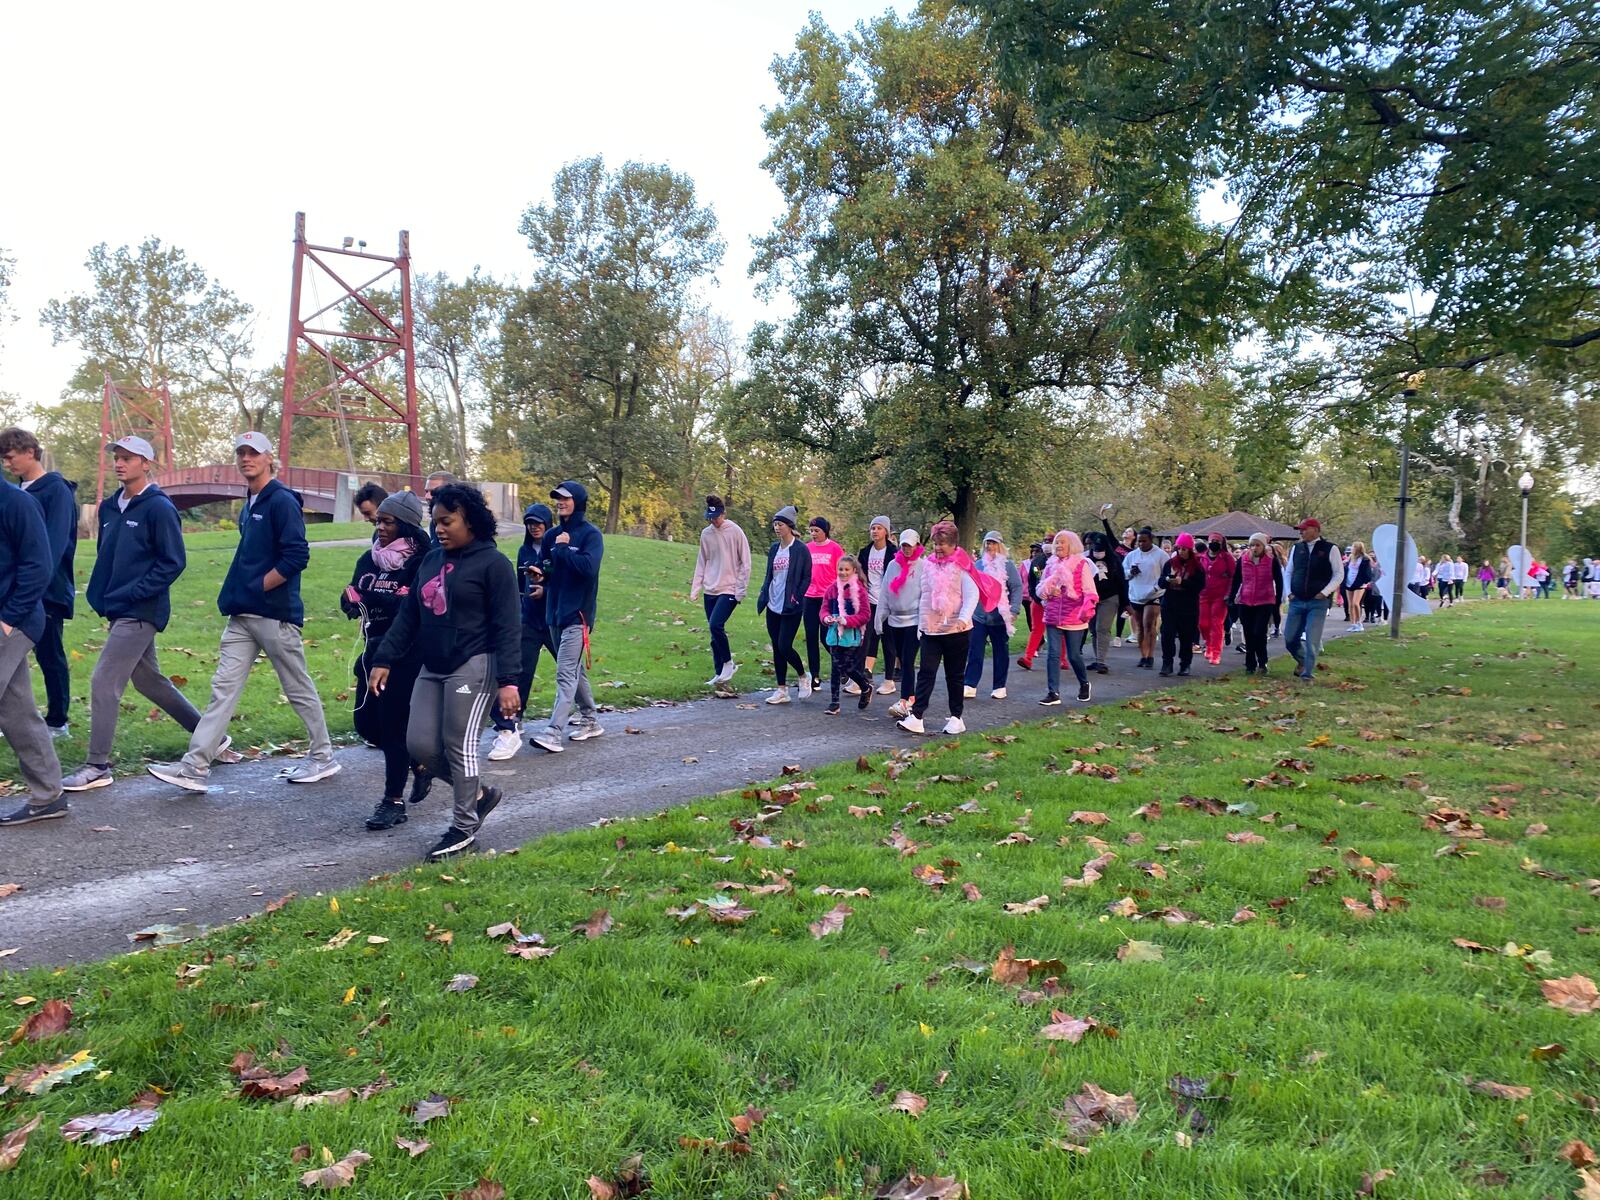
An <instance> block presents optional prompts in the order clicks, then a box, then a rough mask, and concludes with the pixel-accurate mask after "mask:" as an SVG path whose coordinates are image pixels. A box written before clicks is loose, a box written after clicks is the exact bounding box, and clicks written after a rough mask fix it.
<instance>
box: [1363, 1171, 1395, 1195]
mask: <svg viewBox="0 0 1600 1200" xmlns="http://www.w3.org/2000/svg"><path fill="white" fill-rule="evenodd" d="M1393 1178H1394V1171H1393V1170H1391V1169H1390V1168H1388V1167H1384V1168H1383V1170H1381V1171H1368V1172H1367V1173H1366V1174H1365V1175H1363V1176H1362V1177H1361V1186H1360V1187H1358V1188H1357V1189H1356V1195H1358V1196H1373V1195H1376V1194H1377V1191H1378V1185H1379V1184H1380V1183H1382V1182H1383V1181H1384V1180H1385V1179H1393Z"/></svg>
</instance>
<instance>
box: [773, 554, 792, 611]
mask: <svg viewBox="0 0 1600 1200" xmlns="http://www.w3.org/2000/svg"><path fill="white" fill-rule="evenodd" d="M793 549H794V543H793V542H790V543H789V544H788V545H787V546H779V547H778V548H777V549H776V550H774V551H773V552H772V587H771V589H770V590H769V591H768V592H767V607H768V608H769V609H770V610H771V611H773V612H775V613H781V612H783V608H784V597H785V595H786V593H785V591H784V585H785V584H787V583H788V582H789V552H790V551H791V550H793Z"/></svg>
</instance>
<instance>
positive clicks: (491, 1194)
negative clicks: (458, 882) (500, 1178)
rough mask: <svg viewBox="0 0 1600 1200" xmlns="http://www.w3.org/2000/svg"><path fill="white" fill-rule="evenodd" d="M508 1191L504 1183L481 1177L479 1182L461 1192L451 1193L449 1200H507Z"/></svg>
mask: <svg viewBox="0 0 1600 1200" xmlns="http://www.w3.org/2000/svg"><path fill="white" fill-rule="evenodd" d="M505 1195H506V1189H505V1185H504V1184H502V1183H496V1182H495V1181H494V1180H492V1179H484V1178H482V1177H481V1176H480V1177H479V1179H478V1182H477V1183H475V1184H473V1185H472V1186H471V1187H469V1188H462V1189H461V1190H460V1191H459V1192H450V1193H449V1200H505Z"/></svg>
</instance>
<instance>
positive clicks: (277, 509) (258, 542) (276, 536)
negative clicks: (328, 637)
mask: <svg viewBox="0 0 1600 1200" xmlns="http://www.w3.org/2000/svg"><path fill="white" fill-rule="evenodd" d="M310 561H311V547H310V546H308V545H307V544H306V515H305V510H304V509H303V508H302V507H301V504H300V494H299V493H298V492H292V491H290V490H289V489H288V488H286V487H284V486H283V484H281V483H279V482H278V481H277V480H276V479H269V480H268V481H267V486H266V487H264V488H262V489H261V491H260V492H259V493H257V495H256V497H255V499H254V500H252V501H250V504H249V507H248V508H247V509H245V510H243V511H241V512H240V514H239V548H238V549H237V550H235V551H234V552H233V562H232V563H231V564H230V565H229V567H228V575H227V578H225V579H224V580H223V581H222V592H221V593H220V594H219V595H218V596H217V608H219V609H220V610H221V611H222V613H223V615H224V616H229V617H244V616H251V617H270V618H272V620H274V621H288V622H289V623H290V624H291V625H304V624H305V623H306V610H305V607H304V605H302V604H301V603H300V572H301V571H304V570H305V569H306V564H307V563H308V562H310ZM273 570H276V571H277V572H278V574H280V575H282V576H283V577H284V581H285V582H283V583H282V584H280V585H278V586H277V587H275V588H273V589H272V591H270V592H269V591H266V590H265V589H264V588H263V587H262V586H261V585H262V581H263V580H265V579H266V577H267V572H268V571H273Z"/></svg>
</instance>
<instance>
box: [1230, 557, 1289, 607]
mask: <svg viewBox="0 0 1600 1200" xmlns="http://www.w3.org/2000/svg"><path fill="white" fill-rule="evenodd" d="M1279 570H1280V568H1279V566H1278V560H1277V557H1276V556H1275V555H1274V554H1273V553H1272V551H1270V550H1268V551H1267V552H1266V553H1265V554H1263V555H1262V556H1261V557H1260V559H1259V560H1256V559H1252V558H1251V557H1250V554H1249V552H1248V551H1246V552H1245V553H1244V554H1241V555H1240V556H1239V598H1238V602H1239V604H1241V605H1242V606H1244V607H1246V608H1254V607H1257V606H1258V605H1262V604H1277V603H1278V590H1279V589H1278V585H1277V583H1275V582H1274V579H1275V578H1276V576H1277V573H1278V571H1279Z"/></svg>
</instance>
